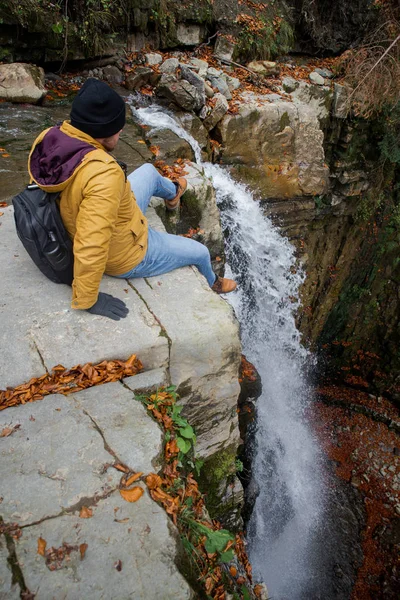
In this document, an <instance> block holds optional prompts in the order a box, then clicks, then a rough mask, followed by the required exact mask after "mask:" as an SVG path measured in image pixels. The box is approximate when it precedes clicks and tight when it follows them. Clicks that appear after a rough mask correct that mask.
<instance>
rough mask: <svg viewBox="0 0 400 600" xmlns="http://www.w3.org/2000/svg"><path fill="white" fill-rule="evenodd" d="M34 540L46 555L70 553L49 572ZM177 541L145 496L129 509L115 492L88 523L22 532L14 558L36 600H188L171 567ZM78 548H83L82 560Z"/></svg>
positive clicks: (74, 520) (73, 521) (70, 521)
mask: <svg viewBox="0 0 400 600" xmlns="http://www.w3.org/2000/svg"><path fill="white" fill-rule="evenodd" d="M39 537H42V538H43V539H44V540H46V542H47V549H48V548H51V547H54V548H60V547H61V546H62V545H63V543H66V544H69V545H70V546H72V547H73V549H72V550H71V552H70V554H69V556H68V557H67V558H66V559H64V560H62V561H60V563H59V564H58V565H57V566H58V567H59V568H57V569H55V570H53V571H51V570H50V569H49V566H51V563H50V564H49V566H47V565H46V560H45V558H44V557H43V556H41V555H39V554H37V544H38V538H39ZM177 537H178V536H177V532H176V530H175V527H174V526H173V525H172V523H171V522H170V521H169V518H168V517H167V515H166V514H165V512H164V511H163V509H162V508H161V507H159V506H158V505H157V504H156V503H155V502H153V500H151V498H150V497H149V496H148V494H147V492H145V493H144V495H143V496H142V497H141V498H140V500H139V501H138V502H136V503H134V504H131V503H128V502H125V501H124V500H123V499H122V498H121V496H120V494H119V493H118V492H116V493H114V494H113V495H112V496H110V498H108V499H107V500H105V501H102V502H100V503H99V504H98V506H96V507H95V508H94V509H93V516H92V518H90V519H80V518H79V517H78V516H77V515H70V516H64V517H60V518H58V519H54V520H51V521H44V522H43V523H40V524H38V525H35V526H32V527H28V528H26V529H24V530H23V535H22V537H21V538H20V539H19V540H18V541H17V542H16V553H17V557H18V561H19V564H20V567H21V570H22V572H23V574H24V580H25V584H26V585H27V587H28V589H29V590H30V591H33V592H34V593H35V594H36V595H35V599H36V600H49V599H51V598H57V600H83V599H89V598H92V599H93V600H111V599H115V600H121V599H128V598H134V599H135V600H160V599H161V598H162V599H163V600H188V599H190V598H195V595H194V593H193V592H192V590H191V589H190V587H189V585H188V583H187V582H186V581H185V579H184V578H183V576H182V575H181V574H180V572H179V570H178V568H177V565H176V562H177V561H178V562H179V557H177V556H176V555H177V541H176V540H177ZM81 544H87V549H86V552H85V555H84V558H83V560H81V558H80V551H79V547H80V546H81ZM53 564H56V563H53Z"/></svg>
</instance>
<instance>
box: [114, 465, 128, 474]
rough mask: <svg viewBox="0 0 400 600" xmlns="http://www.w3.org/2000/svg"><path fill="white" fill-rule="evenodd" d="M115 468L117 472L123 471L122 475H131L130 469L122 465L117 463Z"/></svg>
mask: <svg viewBox="0 0 400 600" xmlns="http://www.w3.org/2000/svg"><path fill="white" fill-rule="evenodd" d="M113 467H114V469H117V471H122V473H129V469H128V467H126V466H125V465H122V464H121V463H117V464H116V465H113Z"/></svg>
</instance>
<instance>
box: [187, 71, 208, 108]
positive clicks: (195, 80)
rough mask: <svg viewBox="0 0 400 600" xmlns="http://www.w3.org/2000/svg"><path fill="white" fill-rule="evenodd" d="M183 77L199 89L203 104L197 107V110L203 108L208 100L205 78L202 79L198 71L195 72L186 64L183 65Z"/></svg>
mask: <svg viewBox="0 0 400 600" xmlns="http://www.w3.org/2000/svg"><path fill="white" fill-rule="evenodd" d="M181 77H182V79H185V80H186V81H188V82H189V83H190V84H191V85H192V86H193V87H194V88H196V90H197V91H198V93H199V97H200V99H201V106H200V108H198V107H197V110H199V109H201V108H202V107H203V106H204V104H205V102H206V94H205V84H204V79H202V78H201V77H200V75H198V74H197V73H194V72H193V71H192V69H190V68H189V67H187V66H186V65H182V66H181Z"/></svg>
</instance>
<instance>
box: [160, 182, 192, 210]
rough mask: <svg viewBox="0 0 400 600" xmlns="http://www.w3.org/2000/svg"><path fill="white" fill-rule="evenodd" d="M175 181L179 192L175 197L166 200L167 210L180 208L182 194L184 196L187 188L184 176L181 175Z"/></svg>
mask: <svg viewBox="0 0 400 600" xmlns="http://www.w3.org/2000/svg"><path fill="white" fill-rule="evenodd" d="M173 183H175V185H176V186H177V189H178V193H177V194H176V196H175V198H172V199H171V200H164V204H165V208H166V209H167V210H176V209H177V208H178V206H179V202H180V199H181V196H183V194H184V193H185V192H186V188H187V181H186V179H185V178H184V177H179V179H177V180H176V181H174V182H173Z"/></svg>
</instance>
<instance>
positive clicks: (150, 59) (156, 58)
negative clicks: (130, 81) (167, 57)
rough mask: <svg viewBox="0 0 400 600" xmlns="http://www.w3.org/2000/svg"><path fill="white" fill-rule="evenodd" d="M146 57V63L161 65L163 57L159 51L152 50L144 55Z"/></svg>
mask: <svg viewBox="0 0 400 600" xmlns="http://www.w3.org/2000/svg"><path fill="white" fill-rule="evenodd" d="M144 57H145V59H146V63H147V64H148V65H150V66H152V67H154V66H155V65H159V64H161V63H162V60H163V57H162V55H161V54H158V52H150V53H149V54H145V55H144Z"/></svg>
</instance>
